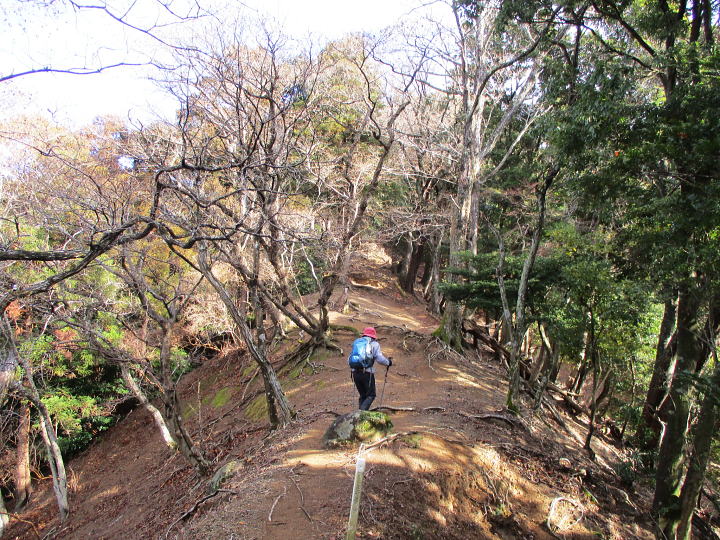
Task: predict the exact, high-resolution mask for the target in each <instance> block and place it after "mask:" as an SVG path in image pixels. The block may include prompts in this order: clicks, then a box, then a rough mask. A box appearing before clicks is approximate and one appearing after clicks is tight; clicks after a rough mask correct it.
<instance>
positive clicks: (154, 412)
mask: <svg viewBox="0 0 720 540" xmlns="http://www.w3.org/2000/svg"><path fill="white" fill-rule="evenodd" d="M120 373H121V375H122V380H123V381H124V382H125V385H126V386H127V387H128V390H130V391H131V392H132V393H133V395H134V396H135V397H136V398H137V399H138V401H139V402H140V404H141V405H142V406H143V407H145V409H146V410H147V411H148V412H149V413H150V415H151V416H152V417H153V420H154V421H155V425H156V426H157V427H158V429H159V430H160V435H161V436H162V438H163V441H165V444H166V445H167V446H169V447H170V448H172V449H173V450H177V448H178V443H177V441H176V440H175V439H174V438H173V436H172V434H171V433H170V430H169V429H168V426H167V423H166V422H165V418H164V417H163V415H162V413H161V412H160V410H159V409H158V408H157V407H155V405H153V404H152V403H150V401H149V400H148V398H147V396H146V395H145V392H143V391H142V388H140V385H138V383H137V381H135V379H134V378H133V376H132V374H131V373H130V368H129V367H128V365H127V364H126V363H123V364H122V366H121V367H120Z"/></svg>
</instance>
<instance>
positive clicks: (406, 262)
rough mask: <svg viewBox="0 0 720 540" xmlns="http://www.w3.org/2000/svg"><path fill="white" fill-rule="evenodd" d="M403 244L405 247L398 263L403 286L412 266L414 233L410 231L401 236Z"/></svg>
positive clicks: (398, 271)
mask: <svg viewBox="0 0 720 540" xmlns="http://www.w3.org/2000/svg"><path fill="white" fill-rule="evenodd" d="M400 243H401V245H402V247H403V251H402V255H401V257H400V260H399V261H398V265H397V275H398V280H399V281H400V286H401V287H403V284H404V283H405V280H406V279H407V273H408V269H409V268H410V261H411V259H412V256H413V252H414V251H415V242H413V233H408V234H407V235H404V236H403V237H402V238H401V242H400Z"/></svg>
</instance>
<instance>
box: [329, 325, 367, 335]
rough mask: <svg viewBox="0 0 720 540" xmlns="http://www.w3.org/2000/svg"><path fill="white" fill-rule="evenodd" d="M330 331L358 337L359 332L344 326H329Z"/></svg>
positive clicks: (351, 327) (352, 327)
mask: <svg viewBox="0 0 720 540" xmlns="http://www.w3.org/2000/svg"><path fill="white" fill-rule="evenodd" d="M330 330H335V331H344V332H350V333H351V334H353V335H355V336H358V337H360V330H358V329H357V328H355V327H354V326H350V325H346V324H331V325H330Z"/></svg>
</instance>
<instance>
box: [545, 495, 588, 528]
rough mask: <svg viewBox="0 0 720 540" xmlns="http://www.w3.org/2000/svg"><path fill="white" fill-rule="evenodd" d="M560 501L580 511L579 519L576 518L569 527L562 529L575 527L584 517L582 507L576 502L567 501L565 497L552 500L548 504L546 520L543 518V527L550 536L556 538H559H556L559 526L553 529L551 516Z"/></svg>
mask: <svg viewBox="0 0 720 540" xmlns="http://www.w3.org/2000/svg"><path fill="white" fill-rule="evenodd" d="M562 501H566V502H568V503H570V504H571V505H572V506H574V507H575V508H577V509H578V510H579V511H580V517H578V518H577V519H576V520H575V521H573V522H572V523H570V524H569V525H563V528H564V529H569V528H570V527H572V526H574V525H576V524H577V523H580V520H582V518H583V517H584V516H585V511H584V510H583V507H582V505H581V504H580V503H579V502H577V501H575V500H573V499H568V498H567V497H556V498H554V499H553V501H552V502H551V503H550V509H549V510H548V515H547V518H545V526H546V527H547V529H548V531H550V534H552V535H553V536H555V537H556V538H559V537H558V536H557V531H559V530H560V526H559V525H558V526H555V527H553V523H552V518H553V514H554V513H555V508H556V507H557V505H558V503H560V502H562Z"/></svg>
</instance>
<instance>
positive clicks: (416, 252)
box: [400, 242, 425, 294]
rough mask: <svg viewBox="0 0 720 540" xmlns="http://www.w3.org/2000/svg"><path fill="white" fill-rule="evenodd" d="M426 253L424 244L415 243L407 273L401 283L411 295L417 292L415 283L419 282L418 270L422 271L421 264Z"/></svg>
mask: <svg viewBox="0 0 720 540" xmlns="http://www.w3.org/2000/svg"><path fill="white" fill-rule="evenodd" d="M424 251H425V244H424V243H417V242H415V243H414V247H413V250H412V254H411V256H410V261H409V264H408V268H407V272H406V273H405V276H404V277H403V278H402V279H401V283H400V286H401V287H402V289H403V290H404V291H405V292H409V293H411V294H412V293H414V292H415V282H416V281H417V275H418V270H420V263H421V262H422V259H423V253H424Z"/></svg>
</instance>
